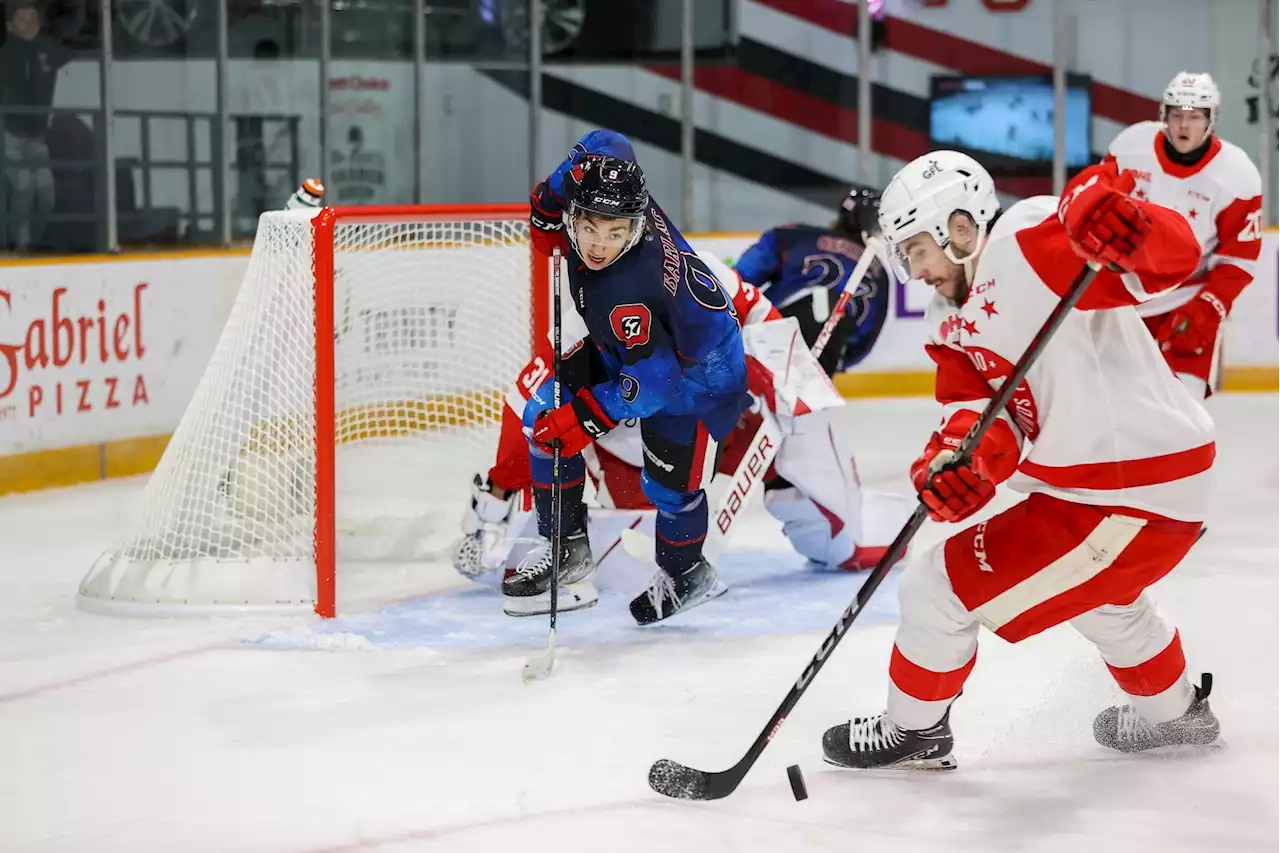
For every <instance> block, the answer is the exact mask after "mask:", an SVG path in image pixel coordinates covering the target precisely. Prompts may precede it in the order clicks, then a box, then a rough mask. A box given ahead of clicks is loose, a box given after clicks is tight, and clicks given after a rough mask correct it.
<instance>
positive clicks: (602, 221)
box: [564, 155, 649, 269]
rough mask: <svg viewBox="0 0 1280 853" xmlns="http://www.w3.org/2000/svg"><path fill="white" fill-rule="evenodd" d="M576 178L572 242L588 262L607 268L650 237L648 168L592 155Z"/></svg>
mask: <svg viewBox="0 0 1280 853" xmlns="http://www.w3.org/2000/svg"><path fill="white" fill-rule="evenodd" d="M570 178H571V180H573V182H574V183H575V187H574V189H573V192H572V194H571V197H570V199H569V207H568V208H567V209H566V210H565V212H564V218H565V221H564V224H565V231H566V232H567V233H568V237H569V243H570V244H571V245H572V246H573V249H574V251H575V252H577V253H578V256H579V257H581V258H582V259H583V260H584V261H587V262H588V266H590V267H592V268H593V269H601V268H603V267H605V266H608V265H609V264H611V263H613V262H614V261H616V260H617V259H618V258H620V257H622V255H624V254H625V253H626V252H627V251H629V250H630V249H632V248H634V247H635V245H636V244H637V243H638V242H640V238H641V237H643V236H644V231H645V217H646V216H647V215H648V212H649V190H648V188H647V187H646V186H645V180H644V172H642V171H640V167H639V166H638V165H637V164H635V163H632V162H630V161H627V160H620V159H618V158H617V157H610V156H607V155H592V156H588V157H586V158H584V159H583V160H582V162H580V163H578V164H577V165H576V166H574V167H573V169H572V171H571V172H570ZM580 229H581V234H580V233H579V230H580Z"/></svg>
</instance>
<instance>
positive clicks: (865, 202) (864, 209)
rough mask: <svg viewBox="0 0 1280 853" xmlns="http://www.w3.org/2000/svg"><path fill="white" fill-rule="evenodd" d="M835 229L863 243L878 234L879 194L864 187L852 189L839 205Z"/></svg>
mask: <svg viewBox="0 0 1280 853" xmlns="http://www.w3.org/2000/svg"><path fill="white" fill-rule="evenodd" d="M836 227H837V228H839V229H840V230H842V231H848V232H849V233H850V234H852V235H853V236H855V237H860V238H861V239H862V240H863V241H864V242H865V241H866V239H867V238H868V237H870V236H871V235H873V234H879V233H880V193H878V192H876V191H875V190H871V189H867V188H865V187H854V188H853V189H851V190H849V194H848V195H847V196H845V197H844V201H842V202H841V203H840V214H839V216H838V217H837V219H836Z"/></svg>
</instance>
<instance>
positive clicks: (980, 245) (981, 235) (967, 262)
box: [942, 222, 987, 289]
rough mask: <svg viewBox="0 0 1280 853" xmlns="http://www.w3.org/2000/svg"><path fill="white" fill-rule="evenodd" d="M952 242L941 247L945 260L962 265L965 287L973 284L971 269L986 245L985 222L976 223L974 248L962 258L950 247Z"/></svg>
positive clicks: (973, 268) (975, 265) (975, 264)
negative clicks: (976, 234)
mask: <svg viewBox="0 0 1280 853" xmlns="http://www.w3.org/2000/svg"><path fill="white" fill-rule="evenodd" d="M951 246H952V243H950V242H948V243H947V245H946V246H944V247H943V249H942V253H943V254H944V255H946V256H947V260H949V261H951V263H953V264H959V265H960V266H962V267H964V283H965V287H966V289H967V288H968V287H971V286H973V271H974V270H975V269H976V268H977V264H978V256H979V255H981V254H982V250H983V249H985V248H986V247H987V224H986V223H985V222H983V223H979V224H978V237H977V239H976V240H975V241H974V246H976V248H975V249H974V250H973V251H972V252H970V253H969V254H967V255H965V256H964V257H963V258H957V257H956V254H955V252H954V251H952V249H951Z"/></svg>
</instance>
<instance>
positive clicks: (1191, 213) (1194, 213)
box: [1187, 207, 1200, 219]
mask: <svg viewBox="0 0 1280 853" xmlns="http://www.w3.org/2000/svg"><path fill="white" fill-rule="evenodd" d="M1199 215H1200V211H1198V210H1196V209H1195V208H1194V207H1193V208H1191V209H1190V210H1188V211H1187V216H1190V217H1191V218H1192V219H1195V218H1196V217H1197V216H1199Z"/></svg>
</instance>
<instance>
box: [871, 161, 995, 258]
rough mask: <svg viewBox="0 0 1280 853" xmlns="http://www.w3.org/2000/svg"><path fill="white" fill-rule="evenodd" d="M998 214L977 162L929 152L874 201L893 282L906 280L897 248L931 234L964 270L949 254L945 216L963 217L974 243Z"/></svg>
mask: <svg viewBox="0 0 1280 853" xmlns="http://www.w3.org/2000/svg"><path fill="white" fill-rule="evenodd" d="M999 212H1000V198H999V196H997V195H996V184H995V181H993V180H992V179H991V175H990V174H989V173H988V172H987V170H986V169H984V168H982V165H981V164H980V163H978V161H977V160H975V159H973V158H972V157H970V156H969V155H968V154H961V153H960V152H959V151H945V150H944V151H934V152H932V153H930V154H925V155H924V156H922V157H917V158H916V159H914V160H912V161H911V162H910V163H908V164H907V165H905V166H903V167H902V169H900V170H899V171H898V174H896V175H894V176H893V180H891V181H890V182H889V186H887V187H885V190H884V192H883V193H882V194H881V196H880V233H881V236H882V237H883V238H884V241H885V245H886V246H887V247H888V248H889V256H890V258H891V259H892V260H893V262H894V264H895V266H897V267H898V269H897V270H896V271H897V273H898V275H899V277H900V278H902V279H903V280H905V279H907V278H909V277H910V272H909V267H908V266H907V262H906V257H905V255H903V253H902V252H901V250H900V249H899V246H901V245H902V243H903V241H905V240H906V239H907V238H909V237H914V236H915V235H916V234H922V233H927V234H932V235H933V239H934V240H936V241H937V242H938V245H939V246H941V247H942V250H943V252H945V253H946V256H947V258H948V259H949V260H950V261H951V262H952V263H956V264H966V265H967V264H968V263H970V262H972V257H968V258H960V257H957V256H956V255H955V253H954V252H953V251H952V250H951V245H950V244H951V228H950V224H949V223H950V220H951V215H952V214H954V213H967V214H968V215H969V216H970V217H971V218H972V219H973V221H974V222H975V223H976V224H977V226H978V239H979V241H981V240H982V238H983V237H984V236H985V235H986V233H987V226H988V225H990V224H991V220H993V219H995V216H996V214H997V213H999Z"/></svg>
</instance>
